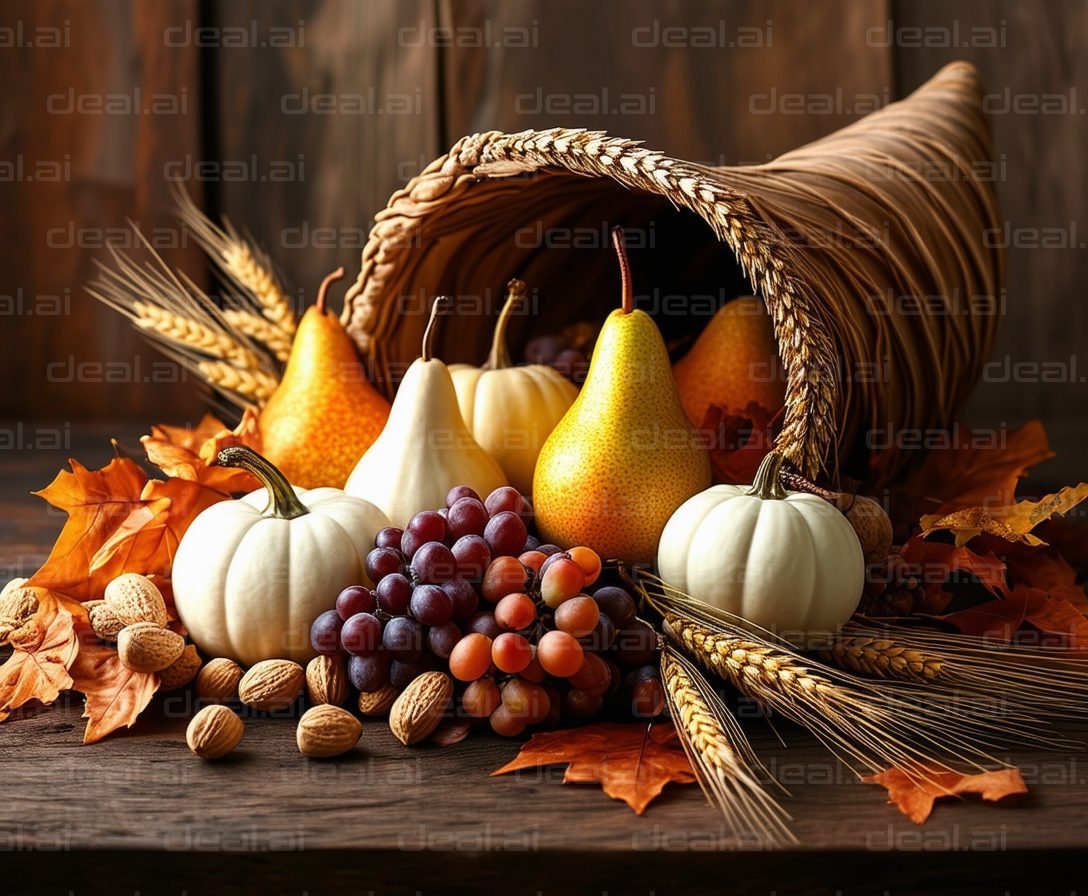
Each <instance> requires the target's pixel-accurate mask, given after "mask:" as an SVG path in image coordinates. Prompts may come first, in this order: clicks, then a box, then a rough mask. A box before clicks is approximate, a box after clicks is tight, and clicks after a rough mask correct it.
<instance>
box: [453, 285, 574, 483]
mask: <svg viewBox="0 0 1088 896" xmlns="http://www.w3.org/2000/svg"><path fill="white" fill-rule="evenodd" d="M507 290H508V294H507V299H506V304H505V305H503V308H502V311H501V312H500V313H499V320H498V322H497V323H496V324H495V334H494V336H493V337H492V342H491V353H490V354H489V355H488V358H487V362H486V363H485V364H484V365H483V367H473V366H471V365H469V364H451V365H450V376H452V377H453V385H454V388H455V389H456V390H457V404H458V405H459V407H460V408H461V416H462V417H464V419H465V425H466V426H467V427H468V429H469V432H471V433H472V435H473V438H475V439H476V441H477V442H479V444H480V446H481V447H482V448H483V449H484V450H485V451H486V452H487V453H488V454H490V455H491V456H492V457H493V458H495V460H497V461H498V462H499V466H501V467H502V469H503V472H504V473H505V474H506V478H507V479H509V480H510V484H511V485H512V486H514V488H516V489H517V490H518V491H519V492H521V493H522V494H523V495H527V494H529V493H530V492H532V490H533V470H535V469H536V459H537V457H538V455H539V454H540V449H541V448H543V447H544V442H545V440H547V438H548V436H549V435H551V432H552V430H553V429H555V427H556V424H557V423H559V421H560V420H562V419H563V415H564V414H565V413H566V412H567V411H568V409H569V408H570V406H571V405H572V404H574V399H575V398H577V397H578V389H577V387H576V386H575V385H574V384H573V383H571V382H570V380H568V379H566V377H564V376H563V375H562V374H560V373H559V372H558V371H556V370H554V369H553V368H551V367H547V366H546V365H544V364H525V365H521V366H519V367H515V366H514V365H513V362H512V361H511V360H510V352H509V350H508V348H507V345H506V326H507V324H508V323H509V321H510V315H511V314H512V313H513V311H514V309H515V308H516V307H517V306H518V305H519V304H520V303H521V302H522V301H523V300H524V299H525V298H526V294H525V284H524V283H523V282H522V281H521V280H517V279H514V280H511V281H510V282H509V284H507Z"/></svg>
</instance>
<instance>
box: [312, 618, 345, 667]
mask: <svg viewBox="0 0 1088 896" xmlns="http://www.w3.org/2000/svg"><path fill="white" fill-rule="evenodd" d="M343 626H344V620H343V619H341V618H340V614H339V613H337V612H336V610H326V611H325V612H324V613H322V614H321V615H320V616H318V617H317V619H315V620H314V621H313V624H312V625H311V626H310V646H311V647H313V649H314V650H315V651H317V652H318V653H320V654H321V655H322V656H336V654H338V653H339V652H340V629H341V628H343Z"/></svg>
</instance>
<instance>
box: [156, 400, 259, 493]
mask: <svg viewBox="0 0 1088 896" xmlns="http://www.w3.org/2000/svg"><path fill="white" fill-rule="evenodd" d="M140 442H141V443H142V444H143V446H144V451H145V452H146V453H147V459H148V460H149V461H151V463H153V464H154V465H155V466H156V467H158V468H159V469H160V470H162V471H163V472H164V473H165V474H166V475H167V476H170V477H172V478H176V479H184V480H186V481H188V482H197V483H199V484H200V485H202V486H204V487H205V488H208V489H210V490H212V491H215V492H218V493H219V494H220V495H222V496H224V497H227V498H229V497H230V496H231V495H232V494H233V493H235V492H251V491H254V490H255V489H258V488H260V486H261V483H260V482H259V481H258V480H257V478H256V477H255V476H254V475H253V474H252V473H249V472H247V471H245V470H241V469H237V468H234V467H220V466H218V465H217V464H215V456H216V455H217V454H218V453H219V450H220V449H221V448H226V447H227V446H229V445H248V446H249V447H251V448H253V449H254V450H257V451H259V450H260V448H261V444H260V430H259V429H258V428H257V411H256V409H255V408H252V407H248V408H246V411H245V413H244V415H243V416H242V420H241V422H240V423H239V424H238V426H236V427H235V428H234V429H233V430H230V429H227V427H226V424H224V423H221V422H220V421H219V420H218V419H217V418H216V417H214V416H212V415H211V414H205V416H204V418H203V419H202V420H201V421H200V423H198V424H197V426H196V427H195V428H193V429H190V428H188V427H179V426H164V425H163V426H153V427H151V435H149V436H143V437H142V438H141V439H140Z"/></svg>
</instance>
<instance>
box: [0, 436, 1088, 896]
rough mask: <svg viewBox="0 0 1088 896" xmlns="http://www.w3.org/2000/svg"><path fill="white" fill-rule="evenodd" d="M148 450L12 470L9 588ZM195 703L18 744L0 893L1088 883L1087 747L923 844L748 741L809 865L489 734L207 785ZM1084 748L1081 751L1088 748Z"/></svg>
mask: <svg viewBox="0 0 1088 896" xmlns="http://www.w3.org/2000/svg"><path fill="white" fill-rule="evenodd" d="M62 427H63V424H60V425H59V426H58V427H57V428H58V429H61V428H62ZM4 428H6V429H8V430H9V431H13V430H14V427H13V425H12V424H3V425H0V429H4ZM46 428H48V427H37V429H38V430H43V429H46ZM140 431H141V430H139V429H133V428H132V427H125V426H116V427H112V428H106V429H104V428H102V427H87V426H80V425H77V424H72V425H71V426H70V427H69V431H68V434H67V435H66V436H65V435H63V431H62V439H63V438H67V442H68V444H67V447H66V448H61V449H59V450H52V449H42V448H40V447H34V448H26V447H24V448H22V449H20V448H18V447H16V448H14V449H12V450H10V451H6V452H3V455H2V459H0V464H2V468H0V488H2V492H0V527H2V528H0V563H3V564H4V567H3V569H2V570H0V571H2V572H3V573H4V580H5V581H6V579H7V578H9V577H11V576H13V575H29V574H30V573H31V572H33V571H34V569H36V568H37V565H38V564H40V563H41V562H42V560H44V558H45V555H46V554H47V552H48V549H49V547H50V545H51V544H52V541H53V539H54V538H55V536H56V533H57V531H59V528H60V526H61V524H62V523H63V517H62V516H60V515H58V514H56V513H51V512H49V510H48V508H47V507H46V505H45V504H44V502H42V501H41V500H40V499H37V498H33V497H30V496H29V495H28V492H29V490H30V489H31V488H40V487H42V486H44V485H45V484H47V483H48V482H49V481H50V480H51V479H52V477H53V475H54V474H55V473H56V471H57V470H58V469H59V468H60V466H61V464H62V463H63V462H64V460H65V459H66V458H67V457H68V456H72V457H76V458H78V459H79V460H80V461H81V462H82V463H84V464H85V465H87V466H97V465H100V464H101V463H103V462H105V461H106V460H108V458H109V457H110V454H111V449H110V446H109V441H108V434H114V435H117V436H119V437H120V439H121V441H122V444H127V445H130V446H133V447H135V446H138V441H137V437H138V435H139V433H140ZM23 443H24V445H26V444H30V445H34V444H35V442H34V440H32V439H30V438H29V437H28V436H27V435H26V434H25V433H24V439H23ZM38 444H39V445H40V444H46V442H41V441H39V442H38ZM190 701H191V698H190V697H189V696H187V695H186V694H185V692H182V693H181V694H173V695H167V696H166V697H157V698H156V700H155V702H154V703H153V704H152V706H151V708H150V709H149V710H148V711H147V712H146V713H145V714H144V716H143V717H141V719H140V720H139V721H138V722H137V724H136V725H135V726H134V727H133V728H132V729H131V730H130V731H127V732H124V733H119V734H115V735H112V736H111V737H109V738H108V739H107V740H105V741H104V742H102V743H99V744H96V745H91V746H83V745H82V743H81V741H82V731H83V724H84V723H83V722H82V721H81V719H80V715H81V712H82V700H81V698H80V697H79V695H66V696H65V697H63V698H62V699H61V701H60V702H59V703H58V704H57V705H56V706H54V707H51V708H40V709H36V710H29V711H26V712H22V713H17V714H16V716H15V717H14V718H12V719H11V720H9V721H8V722H5V723H4V724H3V725H0V782H2V784H3V794H2V797H0V893H4V894H13V893H34V894H54V893H55V894H60V896H67V894H70V893H74V894H82V893H105V892H110V893H126V894H135V893H139V894H143V896H146V894H158V893H163V894H182V893H187V894H189V896H197V894H214V893H220V892H232V891H240V892H254V893H292V894H307V893H308V894H319V893H331V892H343V891H348V892H359V893H370V892H373V893H375V894H383V893H388V892H408V893H421V894H430V893H442V892H502V893H506V892H510V893H529V894H535V893H540V894H544V896H547V894H550V893H556V892H568V891H579V892H591V893H597V894H602V893H607V894H616V893H641V894H651V893H656V894H671V893H690V892H701V891H706V892H724V891H728V892H733V891H737V892H753V893H778V894H785V893H828V894H836V893H840V892H841V893H873V894H884V893H888V894H890V896H900V894H904V893H915V892H917V893H953V892H957V893H958V892H979V893H993V894H996V896H1003V894H1005V893H1011V894H1013V896H1017V894H1021V893H1027V892H1053V893H1055V894H1059V893H1060V894H1062V896H1068V894H1070V893H1071V892H1084V890H1085V886H1086V883H1088V875H1086V873H1085V859H1084V857H1085V854H1086V852H1085V848H1086V847H1088V831H1086V826H1088V821H1086V819H1088V780H1086V779H1088V756H1086V755H1085V751H1084V750H1083V749H1082V750H1079V751H1076V752H1072V753H1070V752H1065V753H1062V752H1043V751H1034V752H1031V751H1022V752H1014V753H1010V754H1008V755H1007V756H1005V755H1002V757H1001V758H1007V759H1008V760H1009V761H1011V762H1013V763H1015V764H1017V765H1018V766H1019V767H1020V768H1021V770H1022V772H1023V774H1024V777H1025V779H1026V780H1027V782H1028V784H1029V786H1030V790H1031V792H1030V794H1028V795H1027V796H1026V797H1023V798H1019V799H1017V800H1015V801H1014V800H1012V799H1010V800H1006V801H1003V802H1002V803H1000V804H993V803H984V802H981V801H979V800H976V799H968V800H965V801H962V802H959V801H942V802H940V803H938V805H937V808H936V810H935V811H934V813H933V815H932V817H931V818H930V819H929V821H928V822H927V823H926V824H925V825H922V826H916V825H914V824H912V823H911V822H910V821H909V820H908V819H906V818H905V817H903V816H902V815H900V814H899V812H898V811H897V810H896V809H895V808H894V807H890V806H888V805H886V803H885V799H886V795H885V793H884V791H883V790H882V789H880V788H878V787H875V786H873V785H867V784H861V783H859V782H858V781H857V780H856V778H855V776H854V775H853V773H852V772H851V770H850V769H848V768H846V767H845V766H843V765H841V764H840V763H838V762H837V761H836V760H834V759H833V758H831V757H830V756H829V755H828V754H827V753H826V752H825V751H824V750H823V749H822V748H820V747H819V745H818V744H816V743H815V741H814V740H813V739H812V738H811V737H810V736H808V735H807V734H806V733H805V732H803V731H801V730H799V729H796V728H793V727H790V726H784V727H783V726H780V733H781V734H782V735H783V738H784V739H785V741H786V743H787V744H788V746H787V747H783V746H782V745H781V744H780V743H779V742H778V740H777V739H776V737H775V736H774V734H773V733H772V732H771V731H770V729H769V727H768V726H767V725H766V723H765V722H763V721H761V720H759V719H751V720H746V721H745V723H744V724H745V730H746V732H747V733H748V735H749V737H750V739H751V740H752V742H753V744H754V746H755V748H756V751H757V753H758V754H759V755H760V756H761V757H762V758H763V760H764V762H765V763H766V765H767V767H768V769H769V770H770V772H771V773H772V775H774V776H775V777H776V778H777V779H778V780H779V781H780V782H782V783H783V784H784V785H785V786H786V787H787V788H788V789H789V791H790V793H791V794H792V795H791V796H790V797H789V798H786V799H785V800H784V804H785V806H786V808H787V809H788V811H789V812H790V813H791V814H792V816H793V830H794V832H795V833H796V835H797V837H798V838H799V840H800V846H798V847H796V848H792V849H789V850H784V851H783V850H776V851H773V852H769V851H765V850H761V849H745V848H744V845H743V844H738V842H737V841H736V840H735V839H734V838H733V837H732V836H731V835H730V833H729V832H728V829H727V828H726V827H725V826H724V825H723V823H722V819H721V817H720V816H719V815H718V814H717V812H716V811H715V810H714V809H712V808H711V807H710V806H709V805H708V804H707V802H706V801H705V799H704V798H703V796H702V794H701V792H700V791H699V789H698V788H697V787H695V786H684V787H680V786H676V785H669V787H668V788H666V791H665V793H664V795H663V796H662V797H661V798H659V799H658V800H657V801H656V802H654V803H653V804H651V806H650V807H649V808H648V809H647V811H646V813H645V814H644V815H643V816H642V817H637V816H635V815H634V814H632V813H631V812H630V810H628V809H627V808H626V807H625V806H624V805H623V804H621V803H618V802H615V801H613V800H610V799H609V798H608V797H607V796H605V795H604V794H603V792H602V791H601V790H600V789H598V788H597V787H594V786H590V785H564V784H561V783H560V782H561V780H562V775H563V769H562V768H561V767H552V768H548V769H544V770H539V771H538V770H529V771H526V772H522V773H519V774H514V775H507V776H502V777H497V778H492V777H489V776H488V773H489V772H490V771H492V770H493V769H495V768H498V767H499V766H500V765H502V764H504V763H505V762H507V761H509V760H510V759H511V758H513V757H514V755H515V754H516V753H517V750H518V743H517V742H515V741H510V740H504V739H500V738H497V737H493V736H491V735H486V736H484V735H479V736H473V737H470V738H469V739H468V740H466V741H464V742H462V743H460V744H457V745H454V746H451V747H446V748H437V747H433V746H429V747H424V748H420V749H411V750H409V749H406V748H404V747H402V746H401V745H400V744H399V743H398V742H397V741H395V740H394V738H393V736H392V735H391V734H390V732H389V730H388V727H387V725H386V724H385V723H384V722H382V721H378V720H375V721H368V722H366V724H365V728H364V733H363V737H362V739H361V741H360V742H359V745H358V747H357V748H356V749H355V750H354V751H353V752H352V753H351V754H349V755H348V756H346V757H341V758H339V759H336V760H331V761H314V760H309V759H306V758H305V757H303V756H301V755H300V754H299V752H298V750H297V748H296V746H295V735H294V724H293V722H292V721H291V720H290V719H288V718H277V717H268V716H260V717H253V718H247V721H246V735H245V738H244V739H243V741H242V745H241V746H240V747H239V749H238V750H237V751H236V752H235V753H234V754H232V755H231V756H230V757H228V758H227V759H225V760H223V761H220V762H216V763H205V762H202V761H201V760H199V759H197V758H196V757H195V756H193V755H192V754H191V753H190V752H189V751H188V749H187V748H186V746H185V739H184V732H185V727H186V725H187V723H188V719H189V717H190V715H191V712H192V707H191V702H190ZM1069 733H1070V735H1071V736H1072V737H1073V738H1074V739H1076V740H1078V741H1080V742H1083V741H1084V740H1085V737H1086V730H1085V729H1084V728H1083V726H1081V727H1076V728H1073V729H1070V731H1069Z"/></svg>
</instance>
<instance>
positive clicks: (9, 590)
mask: <svg viewBox="0 0 1088 896" xmlns="http://www.w3.org/2000/svg"><path fill="white" fill-rule="evenodd" d="M25 581H27V580H26V579H12V580H11V581H10V582H8V583H7V585H5V586H4V590H3V592H0V644H5V643H7V641H8V639H9V638H10V637H11V636H12V634H14V633H15V631H16V630H17V629H20V628H22V627H23V626H24V625H26V623H27V622H29V621H30V619H31V617H33V615H34V614H35V613H37V612H38V598H37V595H35V594H34V590H33V589H32V588H24V587H23V584H22V583H23V582H25Z"/></svg>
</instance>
